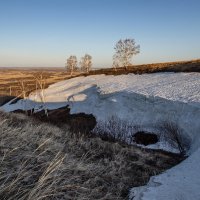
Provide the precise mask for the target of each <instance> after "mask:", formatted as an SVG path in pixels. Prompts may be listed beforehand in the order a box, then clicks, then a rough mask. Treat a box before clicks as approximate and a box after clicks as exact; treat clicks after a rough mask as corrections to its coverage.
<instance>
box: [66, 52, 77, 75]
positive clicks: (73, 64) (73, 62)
mask: <svg viewBox="0 0 200 200" xmlns="http://www.w3.org/2000/svg"><path fill="white" fill-rule="evenodd" d="M77 63H78V62H77V57H76V56H70V57H69V58H68V59H67V63H66V64H65V67H66V69H67V71H68V72H70V75H71V76H72V74H73V72H74V71H76V70H77V69H78V66H77Z"/></svg>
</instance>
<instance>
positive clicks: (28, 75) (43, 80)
mask: <svg viewBox="0 0 200 200" xmlns="http://www.w3.org/2000/svg"><path fill="white" fill-rule="evenodd" d="M79 74H80V73H79V72H74V76H77V75H79ZM68 78H70V75H69V74H68V73H67V72H66V71H65V70H64V68H41V69H39V68H35V69H34V68H0V105H1V104H2V103H4V102H5V101H7V100H9V99H11V98H12V97H13V96H15V97H17V96H19V97H20V98H23V97H24V96H27V95H28V94H29V93H30V92H31V91H34V90H36V89H41V87H43V88H46V87H48V86H49V85H51V84H53V83H56V82H58V81H62V80H65V79H68Z"/></svg>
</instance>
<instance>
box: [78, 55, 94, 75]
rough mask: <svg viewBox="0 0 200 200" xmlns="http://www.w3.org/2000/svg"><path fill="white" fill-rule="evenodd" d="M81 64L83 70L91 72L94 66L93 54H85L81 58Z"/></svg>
mask: <svg viewBox="0 0 200 200" xmlns="http://www.w3.org/2000/svg"><path fill="white" fill-rule="evenodd" d="M80 66H81V71H84V72H87V73H89V71H90V69H91V67H92V56H90V55H89V54H85V56H84V57H82V58H81V61H80Z"/></svg>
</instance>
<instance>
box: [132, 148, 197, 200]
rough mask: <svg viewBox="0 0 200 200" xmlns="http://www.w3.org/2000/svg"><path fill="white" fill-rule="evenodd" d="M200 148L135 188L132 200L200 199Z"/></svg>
mask: <svg viewBox="0 0 200 200" xmlns="http://www.w3.org/2000/svg"><path fill="white" fill-rule="evenodd" d="M199 155H200V149H198V150H197V151H196V152H194V153H193V154H192V155H191V156H190V157H189V158H187V159H186V160H185V161H183V162H182V163H180V164H179V165H177V166H175V167H173V168H171V169H170V170H168V171H166V172H164V173H163V174H160V175H158V176H154V177H152V178H151V179H150V181H149V183H148V184H147V185H146V186H142V187H137V188H133V189H132V190H131V192H130V200H132V199H134V200H169V199H170V200H199V199H200V173H199V168H200V156H199Z"/></svg>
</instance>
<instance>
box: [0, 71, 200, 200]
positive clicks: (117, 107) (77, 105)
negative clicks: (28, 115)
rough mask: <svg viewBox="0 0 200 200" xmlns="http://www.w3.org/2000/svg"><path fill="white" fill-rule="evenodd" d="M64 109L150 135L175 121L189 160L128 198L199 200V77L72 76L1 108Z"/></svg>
mask: <svg viewBox="0 0 200 200" xmlns="http://www.w3.org/2000/svg"><path fill="white" fill-rule="evenodd" d="M41 94H44V95H41ZM44 102H45V104H44ZM67 104H68V105H69V106H70V108H71V113H78V112H85V113H88V114H91V113H92V114H93V115H95V117H96V118H97V121H98V120H106V119H107V118H108V117H110V116H112V115H116V116H118V117H119V118H122V119H126V120H131V121H132V122H133V123H135V124H136V125H141V126H142V127H145V129H149V130H152V129H154V128H155V127H156V125H157V124H159V123H160V121H166V120H167V121H168V120H172V121H175V122H176V123H177V124H178V125H179V126H180V127H181V128H182V130H183V134H187V135H189V136H190V137H191V140H192V146H191V149H190V152H189V154H190V155H191V156H190V157H189V158H188V159H186V160H185V161H184V162H183V163H181V164H180V165H178V166H176V167H174V168H172V169H171V170H168V171H167V172H165V173H163V174H161V175H159V176H156V177H153V178H152V179H151V180H150V182H149V184H148V185H147V186H144V187H139V188H134V189H132V192H131V195H130V196H131V197H133V196H135V198H134V199H136V200H146V199H148V200H149V199H150V200H160V199H162V200H165V199H171V200H175V199H181V200H182V199H200V193H199V191H200V190H199V189H200V187H199V185H200V175H199V174H200V173H198V169H199V168H200V157H199V153H200V149H199V147H200V73H155V74H143V75H134V74H129V75H120V76H111V75H110V76H105V75H96V76H88V77H77V78H73V79H70V80H66V81H62V82H58V83H56V84H53V85H51V86H50V87H49V88H47V89H46V90H44V91H42V92H37V93H33V94H31V95H30V97H29V99H27V100H20V101H18V102H17V103H16V104H11V105H10V104H9V103H8V104H6V105H4V106H3V107H1V109H3V110H5V111H8V112H9V111H13V110H16V109H30V108H35V109H36V110H40V109H41V108H42V107H44V106H45V107H46V108H48V109H55V108H58V107H61V106H64V105H67Z"/></svg>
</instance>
